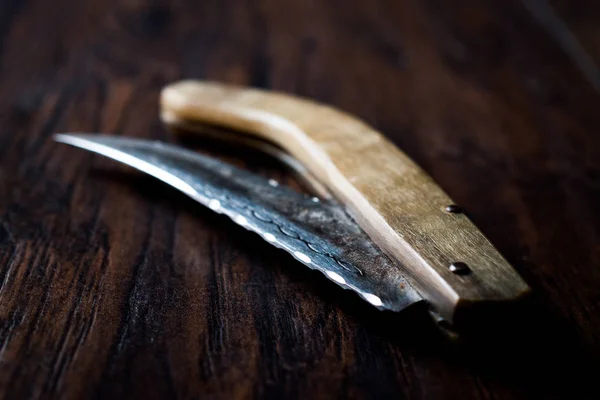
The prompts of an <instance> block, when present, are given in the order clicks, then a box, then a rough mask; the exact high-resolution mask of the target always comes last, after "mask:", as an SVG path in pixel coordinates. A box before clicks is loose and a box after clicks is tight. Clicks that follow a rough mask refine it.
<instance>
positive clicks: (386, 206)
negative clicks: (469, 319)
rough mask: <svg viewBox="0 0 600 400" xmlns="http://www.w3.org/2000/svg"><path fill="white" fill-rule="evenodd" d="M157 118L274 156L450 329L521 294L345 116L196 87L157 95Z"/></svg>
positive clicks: (405, 167)
mask: <svg viewBox="0 0 600 400" xmlns="http://www.w3.org/2000/svg"><path fill="white" fill-rule="evenodd" d="M161 113H162V115H163V116H165V117H167V116H168V118H170V119H171V120H172V119H177V120H181V121H194V122H200V123H207V124H211V125H218V126H223V127H226V128H229V129H234V130H237V131H240V132H243V133H247V134H249V135H254V136H255V137H258V138H260V139H263V140H267V141H270V142H273V143H275V144H277V145H278V146H280V147H281V148H283V149H284V150H285V151H287V152H288V153H289V154H290V155H291V156H293V157H294V158H295V159H297V160H298V161H299V162H300V163H301V164H302V165H303V166H304V167H305V168H306V169H307V170H308V171H309V172H310V173H311V174H312V175H313V176H314V177H315V178H316V179H317V180H318V181H319V182H320V183H321V184H323V185H324V186H325V187H326V188H327V189H328V190H329V191H330V192H331V193H332V194H333V195H334V196H335V197H336V198H337V199H338V200H339V201H340V202H341V203H343V204H344V205H345V206H346V207H347V209H348V210H349V212H350V213H351V214H352V216H353V217H354V218H355V219H356V221H357V222H358V224H359V225H360V226H361V227H362V228H363V229H364V230H365V232H366V233H367V234H368V235H369V236H370V237H371V239H372V240H373V241H374V242H375V243H377V245H378V246H379V247H380V248H381V249H382V250H383V251H384V252H385V253H386V254H388V256H389V257H390V258H391V259H392V260H396V261H397V262H398V263H399V265H400V267H402V268H403V269H404V270H405V272H406V273H408V274H409V276H410V277H411V278H412V281H413V284H414V285H415V287H416V288H417V290H418V291H419V292H420V293H421V295H422V296H423V297H424V298H425V299H427V300H428V301H429V303H430V304H431V305H432V306H433V308H434V309H435V311H436V312H438V313H439V314H440V315H441V316H442V317H444V318H445V319H446V320H448V321H450V322H452V321H454V320H455V319H456V317H457V316H458V314H459V313H460V312H461V310H463V309H465V310H466V309H471V308H473V307H475V308H478V306H481V305H485V304H487V303H494V304H496V303H498V302H504V301H510V300H515V299H517V298H519V297H521V296H522V295H524V294H525V293H526V292H528V290H529V288H528V286H527V285H526V283H525V282H524V281H523V280H522V279H521V277H520V276H519V275H518V273H517V272H516V271H515V270H514V269H513V268H512V267H511V266H510V265H509V264H508V262H507V261H506V260H505V259H504V258H503V257H502V256H501V255H500V253H499V252H498V251H497V250H496V249H495V248H494V247H493V245H492V244H491V243H490V242H489V241H488V240H487V239H486V238H485V236H484V235H483V234H482V233H481V232H480V231H479V230H478V229H477V228H476V227H475V226H474V225H473V224H472V223H471V222H470V220H469V219H468V218H467V217H466V216H465V215H464V214H462V213H460V212H453V211H457V210H458V209H456V208H452V207H448V206H451V205H452V204H453V202H452V200H451V199H450V198H449V197H448V195H447V194H446V193H444V191H443V190H442V189H441V188H440V187H439V186H438V185H437V184H436V183H435V182H434V181H433V180H432V179H431V178H430V177H429V176H428V175H427V174H426V173H424V172H423V171H422V170H421V169H420V168H419V167H418V166H417V165H416V164H415V163H414V162H413V161H412V160H410V159H409V158H408V156H406V155H405V154H404V153H403V152H401V151H400V150H399V149H398V148H396V147H395V146H394V145H393V144H392V143H391V142H389V141H388V140H387V139H386V138H385V137H384V136H383V135H382V134H380V133H379V132H377V131H376V130H374V129H373V128H371V127H370V126H368V125H367V124H365V123H364V122H362V121H360V120H359V119H357V118H355V117H353V116H351V115H349V114H346V113H344V112H342V111H340V110H337V109H335V108H332V107H329V106H326V105H322V104H318V103H316V102H313V101H310V100H307V99H301V98H298V97H294V96H291V95H286V94H283V93H276V92H270V91H263V90H258V89H250V88H242V87H236V86H228V85H224V84H219V83H210V82H202V81H181V82H177V83H174V84H171V85H169V86H167V87H165V88H164V89H163V91H162V94H161ZM167 122H168V121H167Z"/></svg>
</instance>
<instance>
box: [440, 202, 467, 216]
mask: <svg viewBox="0 0 600 400" xmlns="http://www.w3.org/2000/svg"><path fill="white" fill-rule="evenodd" d="M444 210H446V212H449V213H451V214H462V213H463V209H462V207H461V206H457V205H456V204H449V205H447V206H446V207H444Z"/></svg>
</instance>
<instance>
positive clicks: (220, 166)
mask: <svg viewBox="0 0 600 400" xmlns="http://www.w3.org/2000/svg"><path fill="white" fill-rule="evenodd" d="M55 139H56V140H57V141H59V142H62V143H67V144H70V145H73V146H76V147H80V148H83V149H86V150H90V151H93V152H95V153H99V154H102V155H104V156H106V157H109V158H112V159H114V160H117V161H120V162H122V163H125V164H127V165H130V166H132V167H134V168H137V169H138V170H140V171H143V172H146V173H148V174H150V175H152V176H154V177H156V178H158V179H160V180H162V181H163V182H165V183H167V184H169V185H171V186H173V187H174V188H176V189H179V190H180V191H182V192H183V193H185V194H186V195H188V196H190V197H191V198H193V199H194V200H196V201H198V202H199V203H201V204H203V205H205V206H206V207H208V208H210V209H211V210H213V211H215V212H218V213H222V214H225V215H227V216H229V217H230V218H231V219H232V220H233V221H234V222H235V223H237V224H238V225H241V226H243V227H244V228H246V229H248V230H251V231H254V232H256V233H258V234H259V235H261V236H262V237H263V238H264V239H265V240H266V241H268V242H269V243H271V244H273V245H274V246H276V247H279V248H282V249H284V250H285V251H287V252H288V253H290V254H291V255H293V256H294V257H295V258H296V259H297V260H298V261H300V262H301V263H303V264H305V265H306V266H308V267H309V268H312V269H316V270H319V271H321V272H323V273H324V274H325V276H327V278H329V279H330V280H332V281H333V282H335V283H337V284H338V285H340V286H341V287H343V288H346V289H351V290H353V291H355V292H356V293H358V294H359V295H360V296H361V297H362V298H363V299H365V300H366V301H368V302H369V303H371V304H372V305H374V306H375V307H377V308H380V309H388V310H393V311H400V310H401V309H403V308H405V307H407V306H409V305H410V304H413V303H415V302H418V301H420V300H421V296H420V295H419V294H418V293H417V292H416V291H415V290H414V289H413V288H412V287H411V286H410V284H409V283H408V282H407V281H406V280H405V278H404V276H403V275H402V272H401V271H400V269H399V268H398V266H396V265H394V264H393V263H392V262H391V261H390V259H389V258H388V257H386V256H385V255H384V254H383V253H382V252H381V250H379V248H378V247H377V246H376V245H375V244H374V243H373V242H372V241H371V240H370V239H369V237H368V236H367V235H366V234H365V233H364V232H363V230H362V229H361V228H360V227H359V226H358V224H356V222H354V221H353V220H352V218H350V217H349V216H348V215H347V214H346V212H345V211H344V210H343V208H342V207H341V206H340V205H339V204H337V203H335V202H333V201H330V200H327V201H323V200H319V199H318V198H315V197H311V196H308V195H304V194H300V193H297V192H295V191H293V190H292V189H290V188H287V187H285V186H284V185H279V184H278V183H277V182H276V181H274V180H272V179H270V180H267V179H264V178H263V177H260V176H258V175H255V174H253V173H250V172H248V171H245V170H243V169H240V168H236V167H234V166H232V165H230V164H227V163H224V162H222V161H220V160H217V159H214V158H211V157H207V156H204V155H201V154H198V153H195V152H192V151H189V150H185V149H183V148H181V147H177V146H173V145H169V144H166V143H162V142H152V141H147V140H138V139H124V138H119V137H111V136H103V135H87V134H60V135H56V136H55Z"/></svg>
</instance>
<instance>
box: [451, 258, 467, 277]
mask: <svg viewBox="0 0 600 400" xmlns="http://www.w3.org/2000/svg"><path fill="white" fill-rule="evenodd" d="M448 269H449V270H450V272H452V273H454V274H457V275H466V274H468V273H469V272H471V269H470V268H469V266H468V265H467V264H465V263H464V262H461V261H458V262H453V263H452V264H450V266H449V267H448Z"/></svg>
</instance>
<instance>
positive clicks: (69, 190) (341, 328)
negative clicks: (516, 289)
mask: <svg viewBox="0 0 600 400" xmlns="http://www.w3.org/2000/svg"><path fill="white" fill-rule="evenodd" d="M547 4H548V3H546V2H545V1H537V0H524V1H517V0H508V1H491V0H490V1H487V0H486V1H460V2H455V1H450V0H447V1H442V0H428V1H416V0H413V1H403V0H402V1H401V0H396V1H385V0H371V1H359V0H353V1H349V0H345V1H342V0H332V1H316V0H311V1H306V0H296V1H287V2H284V1H275V0H261V1H217V0H213V1H191V0H190V1H151V0H132V1H129V2H117V1H107V0H93V1H80V0H54V1H45V0H30V1H17V0H0V393H1V395H2V396H1V397H3V398H6V399H18V398H49V397H53V398H83V397H88V398H102V397H106V398H109V397H115V398H116V397H128V398H132V397H136V396H137V397H143V398H160V397H169V398H174V397H179V398H197V397H215V398H225V399H230V398H248V397H254V396H256V397H273V398H277V397H285V398H303V399H308V398H310V399H312V398H335V397H356V398H384V397H393V398H408V397H411V398H455V399H467V398H476V399H500V398H513V397H514V398H530V397H534V396H536V395H537V396H539V397H543V398H554V397H569V398H584V397H589V398H600V394H599V388H598V379H599V378H600V374H599V373H598V370H599V368H598V367H599V365H600V362H599V358H600V345H599V339H600V245H599V243H600V135H598V126H599V125H598V123H599V122H600V116H599V105H600V103H599V102H598V99H599V93H598V90H599V89H600V83H599V82H600V80H599V78H598V77H599V75H598V69H597V67H596V65H595V62H596V61H598V60H599V59H600V28H599V25H598V21H599V17H600V6H599V5H598V3H597V2H594V1H591V0H590V1H567V0H564V1H562V0H556V1H553V2H552V5H553V7H554V10H555V11H556V12H555V13H552V12H548V9H547V8H546V5H547ZM561 24H564V25H561ZM561 26H562V27H561ZM565 26H566V27H568V28H567V29H563V28H564V27H565ZM575 40H578V42H576V41H575ZM182 77H193V78H202V79H213V80H221V81H226V82H233V83H238V84H245V85H253V86H259V87H266V88H275V89H278V90H282V91H287V92H290V93H296V94H299V95H303V96H307V97H311V98H314V99H316V100H319V101H322V102H326V103H330V104H333V105H335V106H337V107H339V108H341V109H343V110H345V111H348V112H351V113H354V114H356V115H358V116H360V117H362V118H364V119H365V120H366V121H368V122H369V123H371V124H372V125H374V126H375V127H376V128H378V129H379V130H381V131H382V132H383V133H385V134H386V135H387V136H388V137H390V138H391V139H392V140H393V141H394V142H395V143H396V144H397V145H398V146H400V147H401V148H402V149H403V150H404V151H405V152H407V153H408V154H409V155H410V156H411V157H413V158H414V159H415V160H416V161H417V162H418V163H419V164H420V165H421V166H422V167H423V168H424V169H425V170H426V171H427V172H429V173H430V174H431V175H432V176H433V177H434V178H435V179H436V180H437V181H438V182H439V183H440V184H441V186H442V187H443V188H444V189H445V190H446V191H447V192H448V193H449V194H450V195H451V196H452V197H453V198H454V199H455V200H456V201H457V202H458V203H459V204H462V205H464V206H465V207H466V208H467V209H468V210H469V211H470V214H471V216H472V218H473V220H474V222H475V223H476V224H477V225H478V226H479V227H480V228H481V229H482V231H483V232H484V233H485V234H486V235H488V237H489V238H490V239H491V240H492V242H493V243H494V244H495V245H496V246H497V247H498V248H499V249H500V251H501V252H502V253H503V254H504V255H505V256H506V257H507V258H508V260H509V261H510V262H511V263H513V265H514V266H515V268H516V269H517V270H518V271H519V272H520V273H521V274H522V275H523V277H524V278H525V279H526V280H527V281H528V282H529V283H530V285H531V286H532V288H533V290H534V293H535V297H534V305H533V307H532V311H530V313H529V314H526V315H527V317H526V318H524V319H523V318H520V317H517V316H514V317H510V318H508V320H507V321H506V325H507V326H511V327H513V328H514V330H516V334H514V335H511V334H497V335H489V336H488V335H480V336H478V337H476V338H473V339H471V340H469V341H466V342H465V343H450V342H448V341H447V340H445V339H444V338H443V337H442V336H441V335H439V334H438V333H437V332H436V331H435V330H434V329H433V328H432V327H431V326H429V325H428V324H427V322H426V320H425V319H424V317H423V316H420V315H419V314H418V313H417V312H414V311H413V312H411V311H408V312H406V313H403V314H400V315H392V316H390V315H387V314H384V313H380V312H377V311H376V310H374V309H372V308H371V307H369V306H368V305H365V304H363V303H362V302H361V301H359V300H358V299H357V298H356V297H355V296H354V295H352V294H349V293H347V292H344V291H342V290H341V289H338V288H336V287H335V286H334V285H332V284H330V283H329V282H327V281H326V280H325V279H324V278H323V277H322V276H321V275H319V274H318V273H313V272H310V271H308V270H306V269H305V268H304V267H302V266H300V265H299V264H297V263H296V262H295V261H293V259H292V258H291V257H289V256H288V255H286V254H285V253H283V252H281V251H277V250H274V249H273V248H271V247H270V246H269V245H268V244H266V243H264V242H262V241H261V240H260V238H259V237H258V236H257V235H255V234H252V233H249V232H246V231H244V230H242V229H240V228H238V227H237V226H235V225H234V224H232V223H231V222H229V221H228V220H227V219H226V218H223V217H219V216H217V215H213V214H212V213H211V212H209V211H207V210H205V209H202V208H200V207H198V206H196V205H195V204H194V203H193V202H191V201H188V200H186V199H185V198H184V197H183V196H180V195H178V194H176V193H174V192H173V191H172V190H169V189H167V188H166V187H165V186H163V185H159V184H157V183H156V182H154V181H152V180H150V179H147V178H144V177H141V176H140V175H138V174H135V173H133V172H132V171H131V170H128V169H126V168H120V167H119V166H116V165H115V163H113V162H109V161H107V160H103V159H101V157H99V156H91V155H90V154H87V153H85V152H83V151H78V150H75V149H72V148H68V147H66V146H61V145H56V144H54V143H52V142H51V139H50V137H51V134H52V133H53V132H57V131H102V132H114V133H119V134H123V135H130V136H136V137H147V138H154V139H166V138H167V137H168V135H167V134H166V133H165V131H164V129H163V128H162V127H161V124H160V122H159V119H158V116H157V98H158V94H159V91H160V88H161V87H162V86H163V85H165V84H167V83H168V82H172V81H174V80H177V79H180V78H182ZM202 395H204V396H202Z"/></svg>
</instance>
